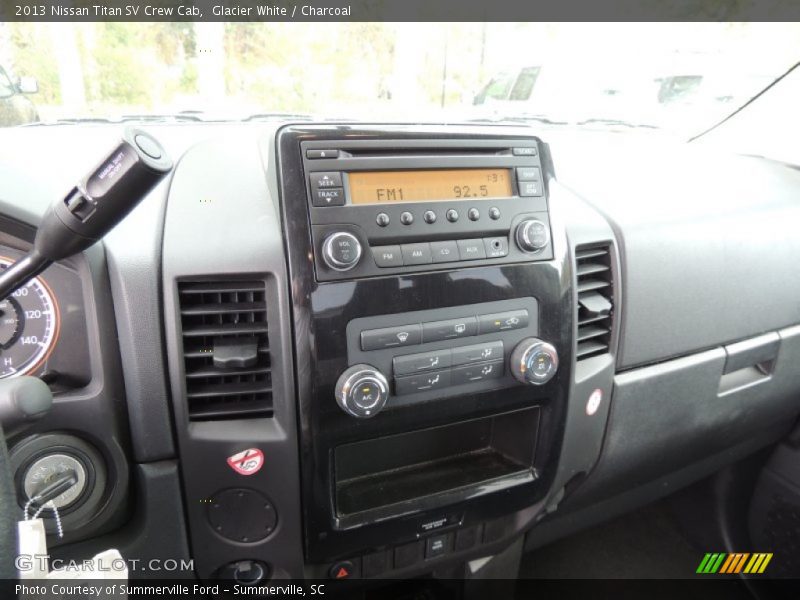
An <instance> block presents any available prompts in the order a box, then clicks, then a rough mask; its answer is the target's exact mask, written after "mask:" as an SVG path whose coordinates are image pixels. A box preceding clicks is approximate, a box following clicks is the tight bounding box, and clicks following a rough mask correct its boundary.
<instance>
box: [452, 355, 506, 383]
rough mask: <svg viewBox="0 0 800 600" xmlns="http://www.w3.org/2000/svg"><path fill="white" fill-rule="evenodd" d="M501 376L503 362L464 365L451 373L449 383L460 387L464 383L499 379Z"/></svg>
mask: <svg viewBox="0 0 800 600" xmlns="http://www.w3.org/2000/svg"><path fill="white" fill-rule="evenodd" d="M502 376H503V361H502V360H496V361H493V362H485V363H479V364H475V365H465V366H463V367H456V368H454V369H453V370H452V371H451V375H450V383H451V384H452V385H462V384H464V383H475V382H476V381H485V380H486V379H499V378H500V377H502Z"/></svg>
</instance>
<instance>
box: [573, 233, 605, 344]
mask: <svg viewBox="0 0 800 600" xmlns="http://www.w3.org/2000/svg"><path fill="white" fill-rule="evenodd" d="M575 263H576V273H577V282H578V353H577V356H576V358H577V360H582V359H585V358H589V357H591V356H597V355H598V354H604V353H606V352H608V350H609V346H610V344H611V331H612V327H611V325H612V319H613V316H614V304H613V303H614V288H613V285H612V280H611V253H610V249H609V247H608V246H593V247H586V246H579V247H578V248H577V249H576V252H575Z"/></svg>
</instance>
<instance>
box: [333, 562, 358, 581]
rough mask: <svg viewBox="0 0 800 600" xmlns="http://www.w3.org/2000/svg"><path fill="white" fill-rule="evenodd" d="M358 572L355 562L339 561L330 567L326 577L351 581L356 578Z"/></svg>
mask: <svg viewBox="0 0 800 600" xmlns="http://www.w3.org/2000/svg"><path fill="white" fill-rule="evenodd" d="M358 571H359V568H358V561H357V560H355V561H353V560H340V561H339V562H337V563H334V564H333V565H332V566H331V568H330V570H329V571H328V576H329V577H330V578H331V579H353V578H354V577H358V575H359V573H358Z"/></svg>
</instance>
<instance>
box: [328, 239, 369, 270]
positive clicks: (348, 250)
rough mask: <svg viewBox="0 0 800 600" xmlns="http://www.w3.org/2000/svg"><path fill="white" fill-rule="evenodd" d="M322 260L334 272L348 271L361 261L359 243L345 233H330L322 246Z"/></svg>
mask: <svg viewBox="0 0 800 600" xmlns="http://www.w3.org/2000/svg"><path fill="white" fill-rule="evenodd" d="M322 259H323V260H324V261H325V264H326V265H328V266H329V267H330V268H331V269H334V270H335V271H349V270H350V269H352V268H353V267H355V266H356V265H357V264H358V261H359V260H360V259H361V242H359V241H358V238H357V237H356V236H354V235H353V234H352V233H348V232H346V231H337V232H336V233H332V234H330V235H329V236H328V237H327V238H325V242H323V244H322Z"/></svg>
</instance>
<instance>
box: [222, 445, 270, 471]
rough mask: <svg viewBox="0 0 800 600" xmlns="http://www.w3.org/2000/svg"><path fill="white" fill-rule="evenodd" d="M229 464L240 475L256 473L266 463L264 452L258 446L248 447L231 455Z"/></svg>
mask: <svg viewBox="0 0 800 600" xmlns="http://www.w3.org/2000/svg"><path fill="white" fill-rule="evenodd" d="M228 464H229V465H230V467H231V469H233V470H234V471H236V472H237V473H238V474H239V475H254V474H255V473H258V471H259V470H260V469H261V467H262V466H263V465H264V453H263V452H262V451H261V450H259V449H258V448H248V449H247V450H242V451H241V452H238V453H236V454H234V455H233V456H229V457H228Z"/></svg>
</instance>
